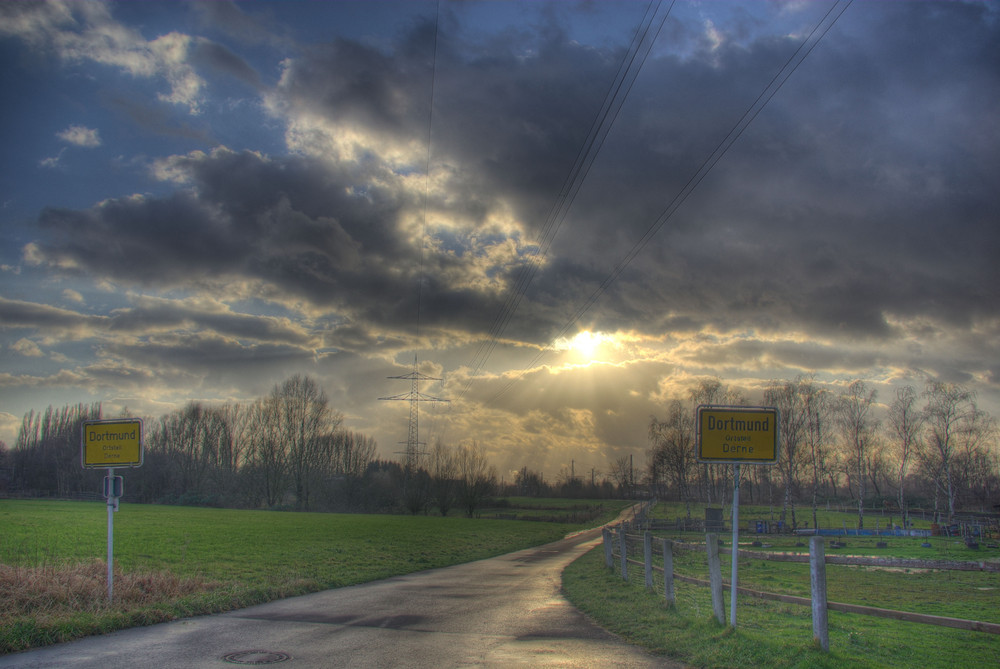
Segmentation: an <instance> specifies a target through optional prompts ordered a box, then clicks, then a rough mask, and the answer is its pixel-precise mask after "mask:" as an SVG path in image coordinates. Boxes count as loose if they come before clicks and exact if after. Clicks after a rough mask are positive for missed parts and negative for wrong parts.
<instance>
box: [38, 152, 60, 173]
mask: <svg viewBox="0 0 1000 669" xmlns="http://www.w3.org/2000/svg"><path fill="white" fill-rule="evenodd" d="M64 153H66V147H63V148H62V149H61V150H60V151H59V153H58V154H56V155H54V156H51V157H49V158H42V159H41V160H39V161H38V166H39V167H44V168H46V169H55V168H57V167H59V161H61V160H62V157H63V154H64Z"/></svg>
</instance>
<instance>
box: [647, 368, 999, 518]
mask: <svg viewBox="0 0 1000 669" xmlns="http://www.w3.org/2000/svg"><path fill="white" fill-rule="evenodd" d="M877 400H878V393H877V390H876V389H874V388H872V387H871V386H870V385H869V384H868V383H866V382H865V381H863V380H856V381H854V382H852V383H851V384H849V385H848V386H847V387H845V388H844V389H843V390H841V391H840V392H839V393H834V392H831V391H829V390H826V389H824V388H822V387H820V386H819V385H818V384H817V383H816V382H815V381H814V379H812V378H811V377H800V378H797V379H795V380H792V381H772V382H771V383H769V384H768V385H767V387H766V388H765V389H764V393H763V404H764V405H766V406H773V407H776V408H777V409H778V413H779V421H780V422H779V434H780V457H779V459H778V462H777V463H776V464H775V465H774V466H764V465H755V466H751V467H743V468H741V470H742V471H741V477H742V478H741V488H743V489H744V490H747V493H745V494H748V495H749V501H750V502H753V503H759V504H769V505H772V506H778V505H779V504H780V506H781V511H780V520H781V521H782V522H784V523H788V522H790V523H791V525H792V526H793V527H794V526H796V525H797V524H798V523H799V522H800V520H801V519H799V518H797V517H796V505H799V504H803V503H805V504H807V505H808V508H809V509H810V510H811V512H812V518H811V520H812V526H813V527H816V523H817V510H818V508H819V506H820V504H821V503H822V504H825V503H827V502H829V501H832V500H836V501H843V500H850V502H851V503H853V504H855V505H856V507H857V511H858V523H857V524H858V529H864V526H865V517H864V514H865V509H866V508H869V509H870V508H872V506H873V505H874V506H878V507H881V508H885V507H889V508H891V509H894V510H896V511H897V512H898V513H899V514H900V517H901V520H902V523H903V526H904V527H905V526H906V524H907V522H908V515H907V514H908V510H909V509H910V507H911V506H913V505H919V506H920V507H922V508H931V509H933V513H934V517H935V519H936V520H938V521H941V522H949V523H950V522H951V521H952V520H953V519H954V517H955V514H956V512H959V511H961V510H966V511H980V512H984V511H985V512H996V511H997V510H998V509H997V505H998V503H1000V448H998V444H997V437H998V432H997V423H996V420H995V419H994V418H993V417H992V416H990V415H989V414H988V413H986V412H985V411H983V410H981V409H980V408H979V407H978V406H977V403H976V396H975V394H974V393H973V392H971V391H969V390H968V389H966V388H964V387H963V386H961V385H956V384H949V383H941V382H929V383H927V384H926V386H925V387H924V388H923V389H922V390H921V391H917V390H916V389H915V388H913V387H912V386H905V387H902V388H899V389H897V390H896V391H895V393H894V395H893V397H892V398H891V399H890V400H889V402H888V404H886V405H880V404H879V403H878V401H877ZM700 404H723V405H735V406H739V405H746V404H747V400H746V397H745V396H743V395H742V394H741V393H739V392H738V391H734V390H732V389H730V388H728V387H726V386H725V385H724V384H723V383H722V382H721V381H719V380H718V379H711V380H706V381H703V382H701V383H700V384H699V385H698V386H697V387H696V388H695V389H694V390H692V391H691V392H690V394H689V397H688V398H687V401H684V400H681V399H674V400H672V401H671V402H670V403H669V404H668V406H667V411H666V414H664V416H663V417H662V418H657V417H656V416H653V417H651V419H650V423H649V431H648V434H649V444H650V448H649V450H648V456H649V457H648V461H647V472H646V474H647V481H648V484H649V486H650V488H651V489H652V490H653V492H654V494H656V495H657V496H659V497H661V498H674V499H678V500H682V501H684V502H686V503H687V504H688V513H689V514H690V505H691V503H693V502H706V503H710V504H711V503H722V502H723V501H724V500H725V497H726V495H727V493H728V494H729V495H731V491H732V483H733V478H732V477H733V469H732V467H731V466H729V465H721V464H702V463H698V462H697V454H696V441H695V440H696V426H695V407H697V406H698V405H700ZM741 499H747V497H742V496H741ZM805 522H806V523H808V521H805Z"/></svg>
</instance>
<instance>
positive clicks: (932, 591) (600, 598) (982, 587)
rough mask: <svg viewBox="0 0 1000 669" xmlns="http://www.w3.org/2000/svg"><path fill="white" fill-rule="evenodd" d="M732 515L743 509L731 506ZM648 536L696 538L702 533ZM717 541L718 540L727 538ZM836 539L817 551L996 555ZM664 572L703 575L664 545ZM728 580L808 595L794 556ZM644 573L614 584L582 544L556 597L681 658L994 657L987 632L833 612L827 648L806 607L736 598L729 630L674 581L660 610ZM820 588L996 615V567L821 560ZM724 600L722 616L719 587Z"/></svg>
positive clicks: (793, 662) (930, 663)
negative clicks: (670, 599) (671, 602)
mask: <svg viewBox="0 0 1000 669" xmlns="http://www.w3.org/2000/svg"><path fill="white" fill-rule="evenodd" d="M680 512H681V513H683V509H681V510H680ZM677 513H678V508H676V507H671V505H661V506H660V507H658V508H657V512H656V514H654V515H657V516H658V517H661V518H665V517H674V516H676V515H677ZM692 515H694V514H692ZM695 517H697V516H695ZM702 517H704V516H703V515H702ZM741 517H745V516H743V514H742V510H741ZM855 519H856V517H855ZM828 521H829V522H831V523H833V522H842V520H841V518H839V517H837V516H835V515H830V516H829V517H828ZM848 522H849V521H848ZM873 524H874V523H873ZM849 526H850V525H849ZM655 534H656V535H657V536H663V537H667V538H675V539H679V540H682V541H687V542H698V541H701V542H704V534H703V533H694V532H691V533H675V532H673V533H672V532H656V533H655ZM720 537H721V538H723V539H724V540H725V543H726V544H727V545H728V543H729V534H728V533H723V534H720ZM754 538H758V537H756V536H754V535H749V534H748V535H746V536H744V535H742V534H741V541H750V540H751V539H754ZM846 541H847V542H848V545H847V547H846V548H844V549H840V550H831V549H827V554H851V555H876V556H895V557H921V558H932V559H949V560H976V561H979V560H988V559H993V560H995V559H998V556H1000V552H998V551H996V550H991V549H983V550H978V551H973V550H970V549H968V548H967V547H966V546H965V544H964V543H963V542H961V541H959V540H956V539H954V538H947V537H933V538H931V539H930V543H931V548H923V547H922V546H921V544H922V543H923V542H924V541H925V540H924V539H912V538H885V539H883V541H885V543H886V544H887V546H886V548H877V547H876V542H877V541H878V539H876V538H874V537H872V538H866V537H848V538H847V539H846ZM762 543H765V544H766V545H767V546H766V547H764V546H762V547H761V548H753V549H752V550H756V551H761V550H773V551H788V552H808V548H807V547H805V546H802V545H797V544H804V543H806V542H804V541H802V540H801V538H796V537H790V536H766V537H763V541H762ZM744 547H746V548H749V546H744ZM657 560H659V558H657ZM661 564H662V563H661ZM674 569H675V572H676V573H678V574H684V575H688V576H694V577H697V578H702V579H707V578H708V576H707V574H708V571H707V569H708V568H707V559H706V557H705V553H704V552H703V551H694V552H692V551H676V552H675V558H674ZM729 570H730V562H729V557H728V556H725V555H723V556H722V573H723V578H724V579H726V580H728V578H729ZM739 579H740V585H741V586H742V587H747V588H752V589H756V590H762V591H768V592H777V593H785V594H794V595H799V596H805V597H808V596H809V592H810V586H809V570H808V565H805V564H793V563H786V562H772V561H764V560H759V559H741V561H740V567H739ZM654 581H658V583H659V586H658V590H657V591H656V592H655V593H649V592H646V590H645V588H644V586H643V577H642V571H641V567H635V568H633V571H632V576H631V579H630V581H629V582H627V583H626V582H623V581H622V580H621V579H620V577H619V576H618V571H617V567H616V569H615V570H613V572H612V571H609V570H608V569H607V568H606V567H605V566H604V555H603V552H602V551H592V552H591V553H589V554H588V555H586V556H584V557H583V558H581V559H580V560H578V561H577V562H576V563H574V564H573V565H571V566H570V567H569V568H568V569H567V570H566V572H565V573H564V575H563V586H564V591H565V593H566V595H567V597H568V598H569V599H570V600H571V601H572V602H573V603H574V604H576V605H577V606H578V607H579V608H580V609H582V610H583V611H585V612H586V613H588V614H589V615H590V616H592V617H593V618H594V619H595V620H596V621H597V622H598V623H600V624H601V625H603V626H604V627H606V628H608V629H610V630H612V631H614V632H616V633H618V634H621V635H622V636H623V637H625V638H626V639H628V640H630V641H632V642H634V643H638V644H641V645H643V646H645V647H647V648H649V649H650V650H652V651H653V652H656V653H660V654H665V655H669V656H671V657H673V658H675V659H678V660H680V661H681V662H683V663H685V664H690V665H692V666H704V667H760V666H768V667H914V666H920V667H942V668H945V667H946V668H948V669H954V668H955V667H967V666H997V665H998V664H1000V636H997V635H993V634H986V633H982V632H967V631H961V630H955V629H950V628H944V627H934V626H929V625H923V624H917V623H905V622H899V621H894V620H886V619H881V618H873V617H868V616H860V615H854V614H844V613H838V612H834V611H831V612H829V620H830V627H829V630H830V648H831V652H830V653H829V654H827V653H823V652H821V651H820V650H818V649H817V648H816V647H815V646H814V644H813V642H812V619H811V612H810V610H809V608H808V607H806V606H799V605H792V604H783V603H777V602H769V601H763V600H757V599H752V598H749V597H740V598H739V600H738V608H737V627H736V628H735V629H733V628H729V627H728V626H724V625H719V624H718V622H717V621H716V620H715V619H714V617H713V616H712V604H711V595H710V592H709V589H708V588H705V587H700V586H697V585H690V584H686V583H680V582H677V583H676V584H675V587H676V591H677V603H676V606H675V608H673V609H668V608H667V607H666V605H665V603H664V599H663V595H662V583H663V581H662V576H661V575H659V574H657V575H656V578H655V579H654ZM827 585H828V596H829V599H830V600H831V601H839V602H849V603H856V604H865V605H868V606H876V607H881V608H889V609H897V610H903V611H914V612H919V613H928V614H933V615H939V616H948V617H955V618H966V619H972V620H981V621H986V622H995V623H1000V606H998V605H1000V574H997V573H988V572H959V571H928V570H920V569H884V568H868V567H848V566H835V565H827ZM725 602H726V611H727V613H726V620H727V621H728V619H729V618H728V616H729V613H728V609H729V594H728V591H727V593H726V595H725Z"/></svg>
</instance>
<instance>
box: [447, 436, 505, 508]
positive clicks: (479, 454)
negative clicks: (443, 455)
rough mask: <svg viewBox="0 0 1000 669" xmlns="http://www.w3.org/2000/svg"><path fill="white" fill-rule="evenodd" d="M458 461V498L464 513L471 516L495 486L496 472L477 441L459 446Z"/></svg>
mask: <svg viewBox="0 0 1000 669" xmlns="http://www.w3.org/2000/svg"><path fill="white" fill-rule="evenodd" d="M456 459H457V461H458V477H459V495H458V496H459V499H460V501H461V503H462V507H463V508H464V509H465V515H467V516H468V517H469V518H472V517H473V516H475V515H476V510H477V509H478V508H479V507H480V505H481V504H482V503H483V500H484V499H486V497H487V496H488V495H490V494H491V493H492V492H493V490H494V489H495V488H496V483H497V472H496V468H494V467H493V465H491V464H490V463H489V461H488V460H487V459H486V452H485V450H483V447H482V446H480V445H479V444H478V443H476V442H473V443H472V445H470V446H459V447H458V451H457V453H456Z"/></svg>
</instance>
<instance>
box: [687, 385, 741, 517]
mask: <svg viewBox="0 0 1000 669" xmlns="http://www.w3.org/2000/svg"><path fill="white" fill-rule="evenodd" d="M689 396H690V398H691V403H692V405H693V406H692V416H693V414H694V408H695V407H697V406H698V405H700V404H721V405H728V406H742V405H745V404H746V403H747V400H746V397H745V396H744V395H743V394H742V393H741V392H739V391H738V390H735V389H733V388H730V387H729V386H727V385H725V384H723V383H722V380H721V379H719V378H710V379H702V380H701V381H699V382H698V385H697V386H695V387H694V388H693V389H692V390H691V391H690V393H689ZM693 420H694V419H693V418H692V421H693ZM699 469H700V473H701V479H702V489H703V490H704V492H705V501H706V502H707V503H708V504H711V503H712V499H713V498H718V499H719V501H720V503H721V502H722V497H723V495H724V493H722V492H720V490H726V489H727V487H726V486H725V485H724V482H726V481H731V480H733V475H732V471H733V468H732V465H719V464H703V465H702V466H701V467H700V468H699Z"/></svg>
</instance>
